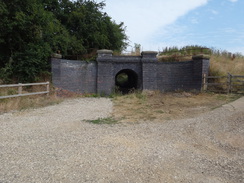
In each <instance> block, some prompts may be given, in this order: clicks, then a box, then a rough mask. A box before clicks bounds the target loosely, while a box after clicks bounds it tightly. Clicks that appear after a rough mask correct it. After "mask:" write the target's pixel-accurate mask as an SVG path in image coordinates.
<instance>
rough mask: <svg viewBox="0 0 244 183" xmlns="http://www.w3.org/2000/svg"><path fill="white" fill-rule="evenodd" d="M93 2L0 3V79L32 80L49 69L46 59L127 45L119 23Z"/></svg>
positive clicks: (40, 0) (30, 0) (38, 0)
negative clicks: (54, 55)
mask: <svg viewBox="0 0 244 183" xmlns="http://www.w3.org/2000/svg"><path fill="white" fill-rule="evenodd" d="M104 6H105V3H104V2H100V3H97V2H95V1H93V0H77V1H71V0H1V1H0V17H1V18H0V79H1V80H3V81H5V82H7V81H8V80H10V81H12V80H15V81H17V82H32V81H35V80H38V77H39V76H41V75H42V74H45V73H47V72H48V71H49V70H50V64H49V62H48V58H49V56H50V55H51V54H52V53H53V52H61V53H62V54H63V55H81V54H86V53H89V52H91V51H93V50H97V49H103V48H104V49H112V50H118V51H122V50H123V49H125V48H126V46H127V36H126V34H125V26H124V24H123V23H120V24H117V23H115V22H114V21H113V20H112V18H111V17H110V16H108V15H107V13H105V12H103V8H104Z"/></svg>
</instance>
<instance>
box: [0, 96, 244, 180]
mask: <svg viewBox="0 0 244 183" xmlns="http://www.w3.org/2000/svg"><path fill="white" fill-rule="evenodd" d="M111 111H112V102H111V101H110V100H109V99H105V98H100V99H97V98H81V99H74V100H68V101H65V102H63V103H61V104H59V105H55V106H49V107H45V108H40V109H33V110H26V111H21V112H15V113H6V114H3V115H0V183H30V182H31V183H34V182H36V183H37V182H40V183H47V182H63V183H68V182H71V183H77V182H89V183H125V182H131V183H140V182H143V183H144V182H145V183H149V182H152V183H159V182H167V183H170V182H187V183H191V182H192V183H200V182H204V183H243V182H244V166H243V165H244V144H243V141H244V97H242V98H241V99H239V100H238V101H236V102H234V103H232V104H229V105H225V106H224V107H221V108H218V109H215V110H214V111H211V112H209V113H205V114H203V115H201V116H199V117H198V118H194V119H186V120H171V121H166V122H154V123H151V122H143V123H119V124H113V125H106V124H103V125H96V124H91V123H87V122H85V121H84V120H87V119H97V118H104V117H108V116H109V115H110V113H111Z"/></svg>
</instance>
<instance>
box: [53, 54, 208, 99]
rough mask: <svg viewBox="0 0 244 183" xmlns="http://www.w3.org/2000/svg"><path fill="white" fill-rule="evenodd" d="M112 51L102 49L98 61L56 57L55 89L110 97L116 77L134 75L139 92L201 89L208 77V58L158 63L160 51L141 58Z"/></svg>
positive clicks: (54, 67)
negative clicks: (204, 79)
mask: <svg viewBox="0 0 244 183" xmlns="http://www.w3.org/2000/svg"><path fill="white" fill-rule="evenodd" d="M112 53H113V52H112V51H110V50H99V51H98V57H97V60H96V61H93V62H89V63H88V62H85V61H74V60H64V59H58V58H53V59H52V77H53V78H52V80H53V84H54V86H56V87H59V88H63V89H66V90H70V91H74V92H79V93H100V94H111V93H112V92H113V91H114V89H115V87H116V84H115V78H116V75H117V74H118V73H119V72H121V71H124V70H125V71H128V70H129V71H130V72H133V73H134V74H135V75H136V76H137V77H136V79H137V86H136V89H139V90H160V91H162V92H164V91H175V90H201V86H202V75H203V74H204V73H205V74H208V69H209V58H208V57H205V56H203V55H200V56H195V57H193V59H192V60H191V61H184V62H158V61H157V58H156V55H157V52H142V55H141V56H113V54H112Z"/></svg>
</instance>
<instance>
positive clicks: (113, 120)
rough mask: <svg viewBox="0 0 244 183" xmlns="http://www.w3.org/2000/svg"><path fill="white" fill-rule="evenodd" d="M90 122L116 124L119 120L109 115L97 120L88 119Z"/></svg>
mask: <svg viewBox="0 0 244 183" xmlns="http://www.w3.org/2000/svg"><path fill="white" fill-rule="evenodd" d="M86 122H88V123H94V124H115V123H117V122H118V121H117V120H115V119H113V118H111V117H109V118H98V119H95V120H86Z"/></svg>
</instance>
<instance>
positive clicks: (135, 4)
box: [104, 0, 208, 44]
mask: <svg viewBox="0 0 244 183" xmlns="http://www.w3.org/2000/svg"><path fill="white" fill-rule="evenodd" d="M105 2H106V7H105V10H104V11H106V12H107V13H108V15H109V16H111V17H112V19H114V20H115V21H116V22H117V23H120V22H124V23H125V26H127V32H126V34H127V35H128V36H129V39H130V40H131V42H132V44H133V43H139V44H143V43H144V42H146V41H147V40H148V39H150V37H151V35H153V34H154V33H155V32H156V31H157V30H159V29H162V28H164V27H165V26H167V25H170V24H173V23H174V22H175V21H176V20H177V19H178V18H180V17H181V16H183V15H185V14H187V13H188V12H189V11H191V10H194V9H196V8H198V7H200V6H203V5H205V4H206V3H207V2H208V0H184V1H182V0H170V1H169V0H133V1H132V0H123V1H121V0H106V1H105ZM195 23H196V21H195Z"/></svg>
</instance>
